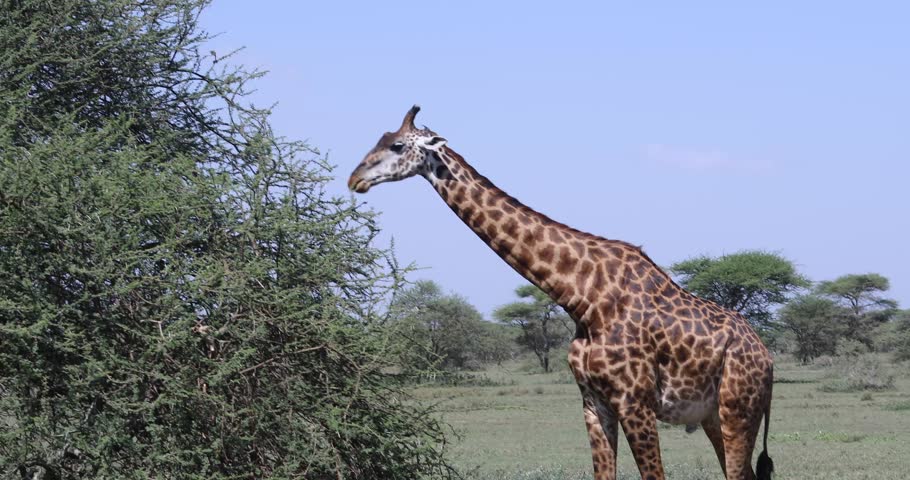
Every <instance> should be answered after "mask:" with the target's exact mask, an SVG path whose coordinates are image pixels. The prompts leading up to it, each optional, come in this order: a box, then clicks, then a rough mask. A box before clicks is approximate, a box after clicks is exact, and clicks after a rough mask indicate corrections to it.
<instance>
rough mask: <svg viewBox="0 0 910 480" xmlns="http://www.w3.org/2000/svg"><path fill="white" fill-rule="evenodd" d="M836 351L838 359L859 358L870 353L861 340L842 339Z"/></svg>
mask: <svg viewBox="0 0 910 480" xmlns="http://www.w3.org/2000/svg"><path fill="white" fill-rule="evenodd" d="M836 351H837V356H838V357H858V356H860V355H863V354H866V353H869V347H867V346H866V344H864V343H863V342H860V341H859V340H852V339H842V340H840V341H839V342H837V348H836Z"/></svg>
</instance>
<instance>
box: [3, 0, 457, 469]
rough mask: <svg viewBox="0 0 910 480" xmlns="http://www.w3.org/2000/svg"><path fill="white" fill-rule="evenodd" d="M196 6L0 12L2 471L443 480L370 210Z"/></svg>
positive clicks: (127, 2) (100, 4)
mask: <svg viewBox="0 0 910 480" xmlns="http://www.w3.org/2000/svg"><path fill="white" fill-rule="evenodd" d="M205 4H206V2H204V1H197V0H161V1H155V2H147V1H140V0H99V1H93V2H85V1H82V0H60V1H54V2H47V1H38V0H13V1H4V2H2V3H0V425H2V427H0V477H3V478H14V477H17V476H18V477H21V478H29V479H31V478H45V479H64V478H65V479H79V478H188V479H192V478H198V479H203V478H205V479H209V478H269V477H275V478H313V479H324V478H415V477H419V476H422V475H429V474H441V475H445V474H446V473H447V472H448V471H449V469H448V467H447V465H446V464H445V462H444V461H443V459H442V457H441V453H442V451H441V446H442V445H443V443H444V437H443V435H442V429H441V428H440V426H439V425H438V424H437V423H436V421H435V420H434V417H433V416H432V415H429V414H428V412H427V411H426V410H424V409H423V408H421V407H420V406H418V405H417V404H416V403H415V402H412V401H409V397H408V396H407V394H406V393H405V392H403V391H401V390H400V389H398V388H397V387H395V386H394V383H392V382H391V381H390V379H388V378H387V376H386V374H385V370H386V369H387V368H388V367H389V366H390V361H389V360H388V359H387V358H388V353H389V349H388V347H387V346H388V345H389V344H390V343H391V340H390V338H389V337H390V335H391V332H390V331H389V330H388V329H386V328H385V327H384V325H383V324H382V323H381V322H378V321H377V318H376V316H375V315H374V314H373V312H375V311H379V310H383V309H384V308H383V305H384V302H385V300H386V299H387V298H388V293H389V291H390V289H393V288H395V287H396V285H397V276H395V275H392V274H390V273H389V272H390V269H389V268H388V261H389V255H388V252H384V251H382V250H378V249H376V248H374V247H373V246H372V240H373V237H374V236H375V234H376V232H377V227H376V225H375V222H374V219H373V216H372V215H371V214H370V213H369V212H365V211H363V210H362V209H360V208H358V206H357V205H355V204H353V203H351V202H350V201H349V200H347V199H343V198H333V197H331V196H328V195H327V194H326V193H325V189H324V186H325V183H326V181H327V180H328V178H329V175H330V169H329V166H328V165H327V164H326V163H325V161H324V159H323V158H322V157H320V156H319V155H318V154H317V153H316V152H315V151H314V150H313V149H312V148H310V147H308V146H307V145H305V144H302V143H298V142H289V141H285V140H283V139H281V138H279V137H276V136H275V135H274V134H273V132H272V130H271V128H270V126H269V112H268V111H267V110H260V109H256V108H253V107H251V106H249V105H247V104H246V102H245V100H244V94H245V92H246V88H247V84H248V82H250V81H251V80H253V79H255V78H256V77H257V76H258V74H257V73H255V72H247V71H245V70H243V69H242V68H239V67H236V68H234V67H228V66H227V65H229V62H228V61H226V60H225V59H224V58H219V59H217V62H216V61H215V59H214V58H212V57H207V56H205V55H203V54H201V53H200V52H201V51H205V48H204V41H205V39H206V35H205V33H204V32H201V31H199V29H198V28H197V24H196V18H197V17H198V15H199V13H200V11H201V9H202V8H203V7H204V6H205Z"/></svg>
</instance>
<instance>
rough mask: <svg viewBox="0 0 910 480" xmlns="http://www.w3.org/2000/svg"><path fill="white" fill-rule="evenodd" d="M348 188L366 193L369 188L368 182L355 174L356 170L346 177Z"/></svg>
mask: <svg viewBox="0 0 910 480" xmlns="http://www.w3.org/2000/svg"><path fill="white" fill-rule="evenodd" d="M348 188H349V189H351V191H353V192H357V193H367V191H368V190H369V189H370V182H368V181H366V180H364V179H363V178H360V176H359V175H357V172H354V173H353V174H352V175H351V178H349V179H348Z"/></svg>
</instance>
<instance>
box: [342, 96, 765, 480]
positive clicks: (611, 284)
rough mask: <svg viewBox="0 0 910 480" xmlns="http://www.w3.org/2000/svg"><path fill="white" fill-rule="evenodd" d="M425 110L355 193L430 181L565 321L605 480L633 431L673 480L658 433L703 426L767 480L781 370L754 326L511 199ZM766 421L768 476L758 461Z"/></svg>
mask: <svg viewBox="0 0 910 480" xmlns="http://www.w3.org/2000/svg"><path fill="white" fill-rule="evenodd" d="M419 111H420V107H418V106H416V105H415V106H414V107H412V108H411V109H410V110H409V111H408V113H407V114H406V115H405V117H404V120H403V121H402V123H401V127H399V129H398V130H397V131H395V132H387V133H385V134H383V135H382V137H381V138H380V139H379V142H378V143H377V144H376V146H375V147H373V149H372V150H370V152H369V153H368V154H367V155H366V157H365V158H364V160H363V161H362V162H361V163H360V165H358V166H357V168H356V169H355V170H354V172H353V173H352V174H351V177H350V179H349V180H348V187H349V188H350V189H351V190H353V191H355V192H358V193H365V192H367V191H368V190H369V189H370V188H371V187H373V186H375V185H377V184H380V183H384V182H390V181H396V180H403V179H405V178H408V177H411V176H414V175H421V176H423V177H424V178H426V179H427V180H428V181H429V182H430V184H431V185H432V186H433V188H434V189H435V190H436V192H437V193H438V194H439V196H440V197H441V198H442V199H443V201H445V203H446V204H447V205H448V206H449V207H450V208H451V209H452V211H453V212H455V214H456V215H458V217H459V218H461V220H462V221H464V223H465V224H466V225H467V226H468V227H469V228H470V229H471V230H472V231H474V233H475V234H477V236H478V237H480V239H481V240H483V241H484V242H485V243H486V244H487V245H488V246H489V247H490V248H492V249H493V251H495V252H496V253H497V255H499V256H500V257H501V258H502V259H503V260H505V262H506V263H508V264H509V265H510V266H512V268H514V269H515V270H516V271H517V272H518V273H519V274H521V275H522V276H524V277H525V278H526V279H528V281H530V282H531V283H533V284H535V285H537V286H538V287H540V288H541V289H543V290H544V291H545V292H547V294H548V295H550V296H551V297H552V298H553V299H554V301H556V302H557V303H558V304H560V305H561V306H562V307H563V308H565V310H566V312H568V314H569V315H570V316H571V317H572V319H573V320H574V321H575V326H576V333H575V338H574V339H573V340H572V342H571V344H570V347H569V356H568V361H569V365H570V367H571V369H572V372H573V374H574V376H575V380H576V382H577V383H578V387H579V389H580V390H581V396H582V409H583V413H584V419H585V423H586V425H587V429H588V436H589V440H590V443H591V449H592V454H593V461H594V476H595V478H597V479H599V480H613V479H615V478H616V442H617V435H618V430H619V429H618V425H621V426H622V429H623V433H624V435H625V437H626V440H627V441H628V443H629V446H630V447H631V450H632V454H633V456H634V457H635V462H636V464H637V465H638V469H639V472H640V473H641V476H642V478H643V479H663V478H664V472H663V465H662V464H661V460H660V446H659V441H658V434H657V421H658V420H661V421H664V422H668V423H673V424H681V425H686V426H687V430H688V429H690V428H692V427H693V426H694V425H701V426H702V428H703V429H704V431H705V433H706V434H707V436H708V438H709V439H710V441H711V444H712V445H713V447H714V450H715V453H716V454H717V457H718V460H719V461H720V464H721V468H722V469H723V471H724V474H725V475H726V477H727V478H728V479H753V478H758V479H759V480H767V479H770V478H771V472H772V470H773V463H772V462H771V459H770V458H769V457H768V454H767V450H768V448H767V447H768V446H767V442H768V420H769V414H770V405H771V388H772V377H773V362H772V358H771V355H770V353H769V352H768V350H767V349H766V348H765V346H764V345H763V344H762V342H761V340H760V339H759V338H758V335H757V334H756V333H755V332H754V331H753V330H752V328H751V327H750V326H749V324H748V322H747V321H746V319H745V318H743V317H742V316H741V315H739V314H738V313H736V312H732V311H729V310H725V309H723V308H721V307H719V306H718V305H716V304H714V303H713V302H710V301H708V300H704V299H701V298H698V297H696V296H694V295H692V294H690V293H688V292H687V291H685V290H684V289H682V288H681V287H679V286H678V285H677V284H676V283H674V282H673V280H672V279H671V278H670V277H669V276H668V275H667V274H666V273H665V272H664V271H663V270H661V269H660V268H659V267H658V266H657V265H656V264H655V263H654V262H653V261H652V260H651V259H650V258H648V256H647V255H645V253H644V252H643V251H642V250H641V249H640V248H638V247H636V246H634V245H631V244H629V243H626V242H623V241H620V240H611V239H606V238H603V237H599V236H596V235H592V234H590V233H586V232H582V231H579V230H576V229H574V228H571V227H568V226H566V225H563V224H561V223H559V222H556V221H553V220H551V219H550V218H549V217H547V216H545V215H543V214H541V213H538V212H536V211H534V210H532V209H530V208H528V207H526V206H525V205H523V204H522V203H521V202H519V201H518V200H516V199H515V198H513V197H511V196H510V195H508V194H506V193H505V192H503V191H502V190H500V189H498V188H497V187H496V186H495V185H493V184H492V183H491V182H490V181H489V180H487V179H486V178H485V177H483V176H482V175H480V174H479V173H477V171H476V170H475V169H474V168H473V167H471V166H470V165H469V164H468V163H467V162H466V161H465V160H464V158H462V157H461V155H459V154H458V153H456V152H455V151H454V150H452V149H451V148H450V147H449V146H448V144H447V141H446V140H445V139H444V138H443V137H441V136H439V135H437V134H436V133H435V132H433V131H432V130H430V129H428V128H420V129H418V128H416V127H415V126H414V117H415V116H416V115H417V112H419ZM763 418H764V425H765V428H764V441H763V451H762V452H761V454H760V455H759V458H758V463H757V465H756V471H757V476H756V471H753V469H752V450H753V448H754V446H755V441H756V438H757V436H758V432H759V426H760V425H761V423H762V419H763Z"/></svg>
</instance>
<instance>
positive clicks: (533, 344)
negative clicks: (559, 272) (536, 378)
mask: <svg viewBox="0 0 910 480" xmlns="http://www.w3.org/2000/svg"><path fill="white" fill-rule="evenodd" d="M515 294H516V295H517V296H518V297H519V298H521V299H523V300H524V301H518V302H512V303H509V304H506V305H503V306H501V307H499V308H497V309H496V311H495V312H493V316H494V317H495V318H496V320H498V321H500V322H502V323H505V324H509V325H514V326H517V327H519V328H520V329H521V335H520V336H519V337H518V339H517V340H518V342H519V343H520V344H521V345H523V346H524V347H526V348H528V349H529V350H531V351H532V352H534V355H536V356H537V359H538V360H539V361H540V366H541V368H543V369H544V371H545V372H549V371H550V351H551V350H552V349H553V348H554V347H557V346H559V345H561V344H562V343H564V342H565V341H566V340H567V339H568V338H569V335H570V333H571V332H572V331H573V330H572V327H571V326H572V319H571V318H569V316H568V315H567V314H566V312H565V310H563V308H562V307H560V306H559V305H558V304H557V303H556V302H554V301H553V299H551V298H550V296H549V295H547V294H546V293H544V291H542V290H541V289H539V288H537V287H535V286H534V285H523V286H521V287H518V288H517V289H515Z"/></svg>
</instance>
